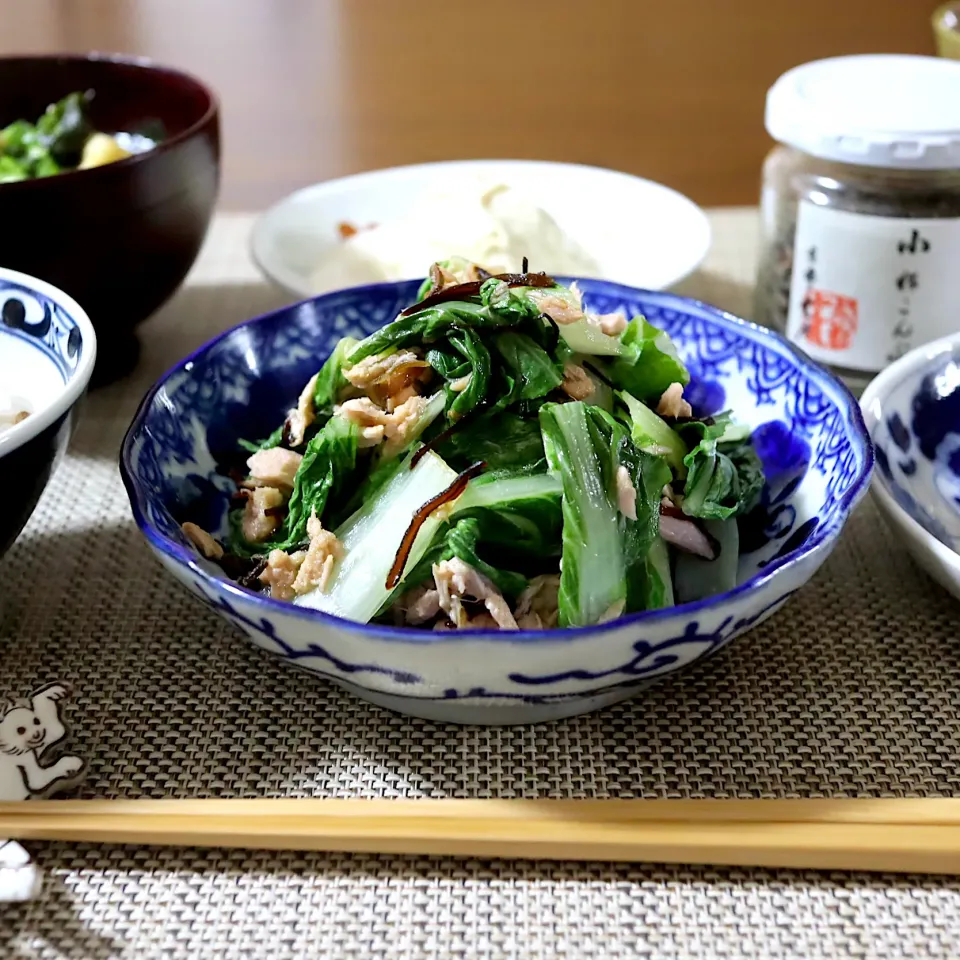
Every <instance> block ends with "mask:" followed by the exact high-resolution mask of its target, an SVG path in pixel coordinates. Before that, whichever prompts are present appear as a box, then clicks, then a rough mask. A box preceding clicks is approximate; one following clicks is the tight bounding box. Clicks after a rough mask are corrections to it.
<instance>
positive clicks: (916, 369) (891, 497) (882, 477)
mask: <svg viewBox="0 0 960 960" xmlns="http://www.w3.org/2000/svg"><path fill="white" fill-rule="evenodd" d="M860 405H861V407H862V408H863V416H864V419H865V421H866V424H867V429H868V430H869V431H870V436H871V438H872V439H873V442H874V446H875V449H876V458H877V466H878V467H879V469H878V470H877V473H876V477H875V478H874V482H873V486H872V490H873V496H874V499H875V500H876V503H877V505H878V506H879V508H880V511H881V513H882V514H883V515H884V517H885V518H886V520H887V522H888V523H889V524H890V526H891V527H892V528H893V529H894V530H895V531H897V533H898V534H900V536H901V537H902V539H903V543H904V545H905V546H906V547H907V549H908V550H909V551H910V553H911V554H912V556H913V558H914V559H915V560H916V561H917V563H918V564H919V565H920V566H921V567H922V568H923V569H924V570H926V571H927V573H929V574H930V576H931V577H933V578H934V580H936V581H937V582H939V583H940V584H941V585H942V586H944V587H945V588H946V589H947V590H949V591H950V592H951V593H952V594H954V596H956V597H958V598H960V334H953V335H951V336H949V337H944V338H943V339H942V340H935V341H934V342H933V343H929V344H926V345H925V346H922V347H918V348H917V349H916V350H911V351H910V353H908V354H907V355H906V356H904V357H901V359H899V360H898V361H897V362H896V363H894V364H892V365H891V366H889V367H887V369H886V370H884V371H883V372H882V373H881V374H880V375H879V376H878V377H876V379H874V380H873V381H872V382H871V383H870V385H869V386H868V387H867V388H866V390H864V392H863V396H862V397H861V398H860Z"/></svg>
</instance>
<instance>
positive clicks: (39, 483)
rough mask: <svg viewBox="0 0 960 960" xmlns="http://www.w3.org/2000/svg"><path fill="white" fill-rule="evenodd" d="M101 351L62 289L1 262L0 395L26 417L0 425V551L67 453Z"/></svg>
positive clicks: (83, 315)
mask: <svg viewBox="0 0 960 960" xmlns="http://www.w3.org/2000/svg"><path fill="white" fill-rule="evenodd" d="M96 356H97V340H96V336H95V334H94V332H93V326H92V324H91V323H90V320H89V318H88V317H87V315H86V313H85V312H84V311H83V309H82V308H81V307H80V306H79V305H78V304H77V302H76V301H75V300H73V298H71V297H68V296H67V295H66V294H65V293H63V291H61V290H58V289H57V288H56V287H54V286H51V285H50V284H49V283H45V282H44V281H43V280H37V279H36V278H34V277H30V276H27V275H26V274H24V273H18V272H16V271H14V270H5V269H3V268H0V394H2V396H3V400H2V401H0V402H2V403H3V404H4V406H6V405H7V404H8V403H10V402H11V400H12V401H13V405H12V406H11V410H13V409H15V410H16V411H17V412H19V411H20V410H22V409H24V408H25V409H26V412H27V417H26V419H24V420H21V421H20V422H19V423H17V424H15V425H13V426H9V427H5V428H4V429H0V490H2V491H3V511H2V512H0V556H2V555H3V553H4V552H5V551H6V549H7V547H9V546H10V544H11V543H13V541H14V539H15V538H16V537H17V535H18V534H19V533H20V531H21V530H22V529H23V526H24V524H25V523H26V522H27V520H28V519H29V517H30V514H31V513H32V512H33V508H34V507H35V506H36V504H37V500H38V499H39V498H40V494H41V493H43V490H44V487H45V486H46V485H47V481H48V480H49V479H50V476H51V475H52V473H53V471H54V470H55V469H56V466H57V464H58V463H59V461H60V458H61V457H62V456H63V453H64V450H65V449H66V446H67V442H68V441H69V439H70V433H71V431H72V429H73V423H74V419H75V410H76V406H77V403H78V401H79V400H80V398H81V397H82V396H83V393H84V391H85V390H86V389H87V384H88V383H89V381H90V376H91V374H92V373H93V367H94V363H95V361H96Z"/></svg>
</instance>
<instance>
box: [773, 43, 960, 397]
mask: <svg viewBox="0 0 960 960" xmlns="http://www.w3.org/2000/svg"><path fill="white" fill-rule="evenodd" d="M893 87H896V88H897V90H898V91H899V92H898V93H891V88H893ZM922 94H926V96H925V97H924V96H921V95H922ZM918 103H919V104H920V105H919V106H918V105H917V104H918ZM767 129H768V130H769V131H770V133H771V134H772V135H773V136H774V137H775V138H776V139H778V140H779V141H780V145H779V146H777V147H775V148H774V150H773V151H772V152H771V153H770V155H769V156H768V157H767V160H766V162H765V164H764V170H763V194H762V201H761V209H762V247H761V258H760V268H759V273H758V277H757V293H756V304H755V319H757V320H758V321H759V322H761V323H765V324H767V325H768V326H771V327H773V328H775V329H777V330H780V331H781V332H784V333H786V334H787V336H788V337H789V338H790V339H791V340H793V341H794V342H795V343H796V344H797V345H798V346H800V347H802V348H803V349H804V350H806V351H807V352H808V353H810V354H811V355H812V356H813V357H814V358H815V359H817V360H819V361H821V362H823V363H825V364H827V365H830V366H831V367H832V368H833V369H834V370H835V371H836V372H837V373H839V374H840V375H841V376H842V377H844V379H845V380H847V382H848V383H849V384H850V385H851V386H852V387H854V388H855V389H856V388H861V387H862V386H864V385H865V384H866V383H867V382H868V381H869V380H870V379H871V378H872V376H873V374H875V373H877V372H878V371H879V370H880V369H882V368H883V366H885V365H886V364H888V363H891V362H892V361H893V360H895V359H897V358H898V357H899V356H901V355H902V354H903V353H906V352H907V351H908V350H910V349H912V348H913V347H914V346H918V345H919V344H921V343H924V342H927V341H929V340H932V339H935V338H936V337H938V336H942V335H945V334H947V333H951V332H954V331H955V330H957V329H960V284H958V283H957V275H958V274H960V63H951V62H950V61H944V60H936V59H934V58H927V57H906V56H870V57H841V58H835V59H834V60H825V61H819V62H817V63H812V64H806V65H805V66H803V67H799V68H797V69H796V70H793V71H790V72H789V73H787V74H785V75H784V76H783V77H781V78H780V80H779V81H778V82H777V84H775V85H774V87H773V88H772V89H771V91H770V94H769V97H768V103H767Z"/></svg>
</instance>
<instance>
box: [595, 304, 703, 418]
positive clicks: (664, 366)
mask: <svg viewBox="0 0 960 960" xmlns="http://www.w3.org/2000/svg"><path fill="white" fill-rule="evenodd" d="M620 342H621V344H622V345H623V347H624V352H623V353H622V354H621V355H620V356H619V357H616V358H615V359H614V360H612V361H611V362H610V363H609V365H608V367H607V371H608V375H609V377H610V379H611V380H612V381H613V382H614V383H615V384H616V385H617V386H618V387H620V389H622V390H626V391H627V392H628V393H631V394H632V395H633V396H634V397H636V398H637V399H639V400H643V401H644V402H647V403H653V404H656V402H657V401H658V400H659V399H660V397H661V396H662V395H663V392H664V390H666V389H667V387H669V386H670V384H671V383H681V384H684V385H686V384H688V383H689V382H690V373H689V371H688V370H687V368H686V367H685V366H684V364H683V361H682V360H681V359H680V357H679V355H678V353H677V349H676V347H675V346H674V344H673V341H672V340H671V339H670V338H669V337H668V336H667V335H666V334H665V333H664V332H663V331H662V330H658V329H657V328H656V327H655V326H653V324H650V323H647V321H646V320H645V319H644V318H643V317H634V319H633V320H631V321H630V323H629V325H628V326H627V329H626V330H624V332H623V334H622V335H621V337H620Z"/></svg>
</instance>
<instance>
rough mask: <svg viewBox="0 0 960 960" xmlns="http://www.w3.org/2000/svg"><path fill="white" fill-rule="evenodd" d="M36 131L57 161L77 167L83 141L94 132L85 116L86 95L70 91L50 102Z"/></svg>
mask: <svg viewBox="0 0 960 960" xmlns="http://www.w3.org/2000/svg"><path fill="white" fill-rule="evenodd" d="M37 133H38V134H39V137H40V141H41V142H42V143H43V145H44V146H45V147H46V148H47V149H48V150H49V151H50V155H51V156H52V157H53V159H54V160H56V161H57V163H59V164H62V165H64V166H69V167H73V166H76V165H77V163H79V161H80V154H81V153H82V152H83V146H84V144H85V143H86V142H87V140H88V138H89V137H90V135H91V134H92V133H94V129H93V125H92V124H91V123H90V121H89V120H88V119H87V98H86V95H85V94H83V93H79V92H77V93H70V94H68V95H67V96H65V97H64V98H63V99H62V100H58V101H57V102H56V103H51V104H50V106H49V107H47V109H46V111H45V113H44V114H43V116H42V117H41V118H40V119H39V120H38V121H37Z"/></svg>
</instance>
